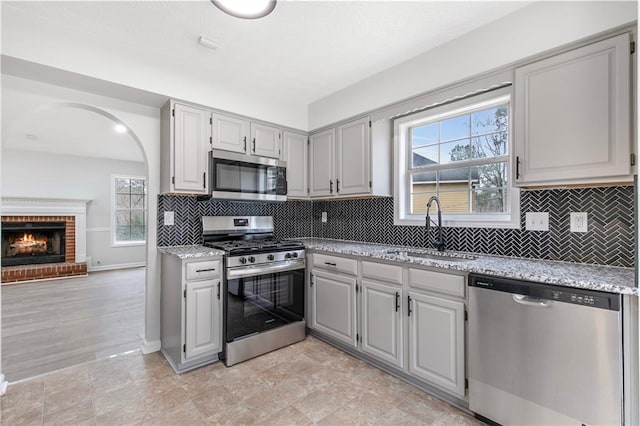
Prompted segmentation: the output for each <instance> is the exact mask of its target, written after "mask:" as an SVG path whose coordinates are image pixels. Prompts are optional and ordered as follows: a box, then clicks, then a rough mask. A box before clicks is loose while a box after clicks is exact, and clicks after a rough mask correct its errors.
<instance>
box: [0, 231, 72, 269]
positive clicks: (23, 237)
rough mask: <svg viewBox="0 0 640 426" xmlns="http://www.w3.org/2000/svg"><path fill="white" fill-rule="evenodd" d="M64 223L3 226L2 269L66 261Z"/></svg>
mask: <svg viewBox="0 0 640 426" xmlns="http://www.w3.org/2000/svg"><path fill="white" fill-rule="evenodd" d="M65 226H66V224H65V222H2V266H16V265H32V264H40V263H59V262H64V261H65V246H64V244H65Z"/></svg>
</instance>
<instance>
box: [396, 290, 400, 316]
mask: <svg viewBox="0 0 640 426" xmlns="http://www.w3.org/2000/svg"><path fill="white" fill-rule="evenodd" d="M398 309H400V293H398V292H397V291H396V312H398Z"/></svg>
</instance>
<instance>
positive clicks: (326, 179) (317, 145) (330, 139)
mask: <svg viewBox="0 0 640 426" xmlns="http://www.w3.org/2000/svg"><path fill="white" fill-rule="evenodd" d="M309 140H310V147H311V160H310V162H309V179H310V182H309V184H310V188H311V190H310V192H309V195H311V196H312V197H319V196H327V195H333V194H334V189H335V188H334V184H335V182H334V169H333V167H334V157H335V155H334V154H335V153H334V151H335V129H330V130H327V131H324V132H321V133H317V134H315V135H311V136H310V137H309Z"/></svg>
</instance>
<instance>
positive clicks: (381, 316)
mask: <svg viewBox="0 0 640 426" xmlns="http://www.w3.org/2000/svg"><path fill="white" fill-rule="evenodd" d="M402 300H404V298H403V292H402V288H401V287H398V286H392V285H387V284H382V283H377V282H374V281H370V280H365V279H363V280H362V350H363V351H364V352H367V353H369V354H371V355H373V356H376V357H378V358H380V359H382V360H385V361H387V362H388V363H390V364H393V365H395V366H397V367H400V368H402V367H403V350H402V349H403V342H404V336H403V332H402Z"/></svg>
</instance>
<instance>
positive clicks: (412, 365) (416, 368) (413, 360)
mask: <svg viewBox="0 0 640 426" xmlns="http://www.w3.org/2000/svg"><path fill="white" fill-rule="evenodd" d="M409 298H410V299H408V300H409V305H410V309H411V312H410V314H409V372H410V373H411V374H412V375H414V376H417V377H420V378H422V379H424V380H426V381H428V382H431V383H433V384H436V385H438V386H439V387H441V388H443V389H446V390H448V391H450V392H452V393H454V394H456V395H459V396H461V397H464V395H465V377H464V374H465V369H464V359H465V358H464V302H462V301H459V302H458V301H453V300H448V299H444V298H441V297H435V296H429V295H426V294H421V293H417V292H409Z"/></svg>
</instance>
